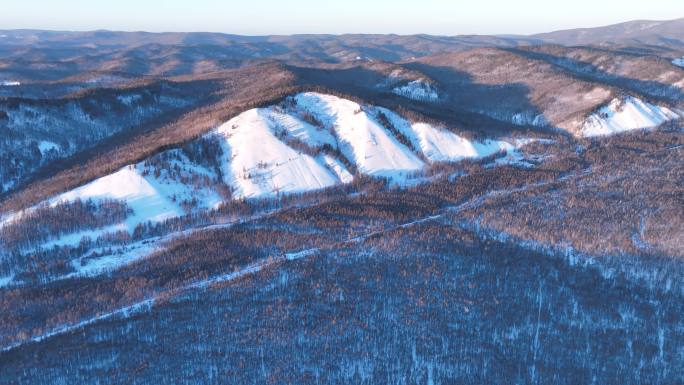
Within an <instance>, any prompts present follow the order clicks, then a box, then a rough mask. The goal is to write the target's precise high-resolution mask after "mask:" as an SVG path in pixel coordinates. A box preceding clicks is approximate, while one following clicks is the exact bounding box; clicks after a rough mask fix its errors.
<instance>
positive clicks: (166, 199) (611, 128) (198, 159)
mask: <svg viewBox="0 0 684 385" xmlns="http://www.w3.org/2000/svg"><path fill="white" fill-rule="evenodd" d="M678 117H679V115H678V114H677V113H675V112H674V111H672V110H670V109H669V108H666V107H661V106H656V105H653V104H650V103H646V102H644V101H641V100H639V99H637V98H635V97H627V98H625V99H615V100H613V101H612V102H611V103H610V104H609V105H607V106H605V107H603V108H602V109H600V110H599V111H598V112H596V113H593V114H591V115H590V116H589V117H588V118H587V119H586V121H585V123H584V125H583V127H582V130H581V134H582V135H584V136H597V135H607V134H613V133H617V132H622V131H626V130H632V129H639V128H649V127H654V126H657V125H660V124H662V123H664V122H667V121H669V120H672V119H677V118H678ZM528 142H529V141H526V140H525V139H524V138H518V139H511V140H508V141H502V140H495V139H484V140H481V141H473V140H469V139H467V138H465V137H462V136H460V135H458V134H456V133H454V132H453V131H450V130H448V129H446V128H443V127H437V126H434V125H431V124H428V123H425V122H411V121H409V120H407V119H405V118H404V117H402V116H400V115H399V114H397V113H395V112H393V111H391V110H389V109H386V108H383V107H376V106H371V105H364V104H359V103H357V102H354V101H351V100H347V99H343V98H340V97H337V96H332V95H326V94H320V93H313V92H309V93H301V94H297V95H294V96H292V97H289V98H287V99H286V100H285V101H283V102H282V103H280V104H278V105H274V106H270V107H266V108H256V109H252V110H249V111H245V112H243V113H241V114H240V115H238V116H236V117H234V118H233V119H231V120H229V121H228V122H226V123H224V124H222V125H221V126H219V127H218V128H216V129H214V130H213V131H210V132H209V133H207V134H205V135H204V136H202V137H201V138H199V139H197V140H195V141H192V142H190V143H186V144H184V145H182V146H180V147H179V148H175V149H171V150H167V151H164V152H162V153H159V154H157V155H154V156H152V157H150V158H148V159H146V160H144V161H142V162H140V163H137V164H133V165H129V166H126V167H124V168H122V169H120V170H118V171H117V172H115V173H113V174H110V175H106V176H104V177H101V178H99V179H97V180H94V181H92V182H90V183H88V184H86V185H84V186H81V187H78V188H76V189H74V190H71V191H68V192H65V193H63V194H60V195H58V196H55V197H52V198H51V199H49V200H48V201H46V202H43V203H42V204H40V205H38V206H36V207H45V206H46V205H47V206H56V205H58V204H60V203H65V202H66V203H70V202H76V201H89V200H90V201H94V202H96V203H97V202H104V201H107V200H115V201H120V202H123V203H125V205H126V207H128V208H129V209H130V213H129V214H128V215H127V216H126V218H125V220H124V221H123V222H121V223H115V224H107V225H106V226H104V227H101V228H100V229H99V230H96V231H93V230H84V231H81V232H77V233H74V234H71V235H69V236H62V237H60V239H59V241H57V243H54V242H52V243H51V244H73V243H78V241H80V239H81V238H82V237H83V236H89V237H91V238H93V239H94V238H97V237H98V236H100V235H102V234H105V233H111V232H117V231H126V232H128V233H132V232H133V231H134V230H135V228H136V227H137V226H138V225H140V224H143V223H147V222H152V223H154V222H161V221H165V220H168V219H170V218H176V217H180V216H183V215H185V214H188V213H193V212H200V211H206V210H209V209H213V208H217V207H219V206H220V205H221V203H223V202H228V201H230V200H232V199H263V198H273V197H277V196H279V195H282V194H293V193H302V192H307V191H314V190H319V189H324V188H328V187H331V186H335V185H340V184H345V183H350V182H351V181H352V180H353V178H354V175H358V174H360V175H368V176H374V177H383V178H387V179H388V180H389V181H390V182H391V183H393V184H395V185H404V184H413V183H418V182H420V180H421V179H420V177H419V176H417V175H420V173H419V172H420V171H421V170H422V169H424V168H425V167H427V166H428V165H430V164H431V163H434V162H453V161H458V160H461V159H465V158H479V157H486V156H489V155H492V154H495V153H497V152H507V153H508V156H507V157H505V158H503V159H501V160H500V161H498V162H497V163H496V164H501V163H505V162H508V161H510V162H515V161H516V160H519V158H520V157H519V156H518V154H517V151H516V149H517V148H518V147H520V146H523V145H525V144H526V143H528ZM46 151H49V149H46ZM33 209H35V208H29V209H26V210H24V211H23V212H20V213H15V214H13V215H11V216H10V217H8V218H5V219H4V221H3V222H2V223H0V226H3V225H6V224H8V223H10V222H12V221H13V220H14V219H17V218H21V217H22V215H23V214H24V213H26V212H30V211H31V210H33Z"/></svg>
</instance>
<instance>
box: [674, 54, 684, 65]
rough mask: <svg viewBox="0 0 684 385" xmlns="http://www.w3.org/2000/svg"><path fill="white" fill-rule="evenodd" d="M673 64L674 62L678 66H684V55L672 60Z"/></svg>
mask: <svg viewBox="0 0 684 385" xmlns="http://www.w3.org/2000/svg"><path fill="white" fill-rule="evenodd" d="M672 64H674V65H676V66H678V67H682V68H684V56H682V57H680V58H678V59H674V60H672Z"/></svg>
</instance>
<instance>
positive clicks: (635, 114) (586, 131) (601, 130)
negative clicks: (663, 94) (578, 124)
mask: <svg viewBox="0 0 684 385" xmlns="http://www.w3.org/2000/svg"><path fill="white" fill-rule="evenodd" d="M678 118H679V115H678V114H677V113H675V112H674V111H672V110H671V109H669V108H667V107H663V106H657V105H653V104H650V103H647V102H644V101H642V100H640V99H638V98H635V97H632V96H628V97H626V98H624V99H617V98H616V99H613V100H612V101H611V102H610V103H609V104H608V105H607V106H605V107H603V108H601V109H600V110H599V111H598V112H596V113H593V114H591V115H590V116H589V117H588V118H587V120H586V121H585V122H584V125H583V126H582V131H581V132H582V135H583V136H602V135H611V134H615V133H619V132H623V131H629V130H638V129H644V128H653V127H657V126H659V125H661V124H663V123H665V122H668V121H670V120H674V119H678Z"/></svg>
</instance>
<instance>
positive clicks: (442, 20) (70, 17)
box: [0, 0, 684, 35]
mask: <svg viewBox="0 0 684 385" xmlns="http://www.w3.org/2000/svg"><path fill="white" fill-rule="evenodd" d="M679 17H684V1H683V0H649V1H634V0H617V1H616V0H563V1H552V0H508V1H505V0H497V1H492V0H468V1H459V0H336V1H326V0H317V1H316V0H241V1H235V0H223V1H221V0H2V1H1V4H0V29H19V28H31V29H51V30H75V31H83V30H95V29H109V30H120V31H150V32H163V31H184V32H197V31H205V32H224V33H234V34H242V35H269V34H295V33H333V34H340V33H397V34H414V33H427V34H436V35H460V34H532V33H538V32H549V31H554V30H559V29H567V28H578V27H593V26H600V25H607V24H613V23H619V22H623V21H628V20H635V19H649V20H667V19H674V18H679Z"/></svg>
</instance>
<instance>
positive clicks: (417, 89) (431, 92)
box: [392, 79, 439, 102]
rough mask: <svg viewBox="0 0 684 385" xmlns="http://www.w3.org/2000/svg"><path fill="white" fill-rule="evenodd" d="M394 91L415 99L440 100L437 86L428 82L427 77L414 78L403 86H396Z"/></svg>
mask: <svg viewBox="0 0 684 385" xmlns="http://www.w3.org/2000/svg"><path fill="white" fill-rule="evenodd" d="M392 92H393V93H395V94H397V95H399V96H403V97H405V98H409V99H413V100H419V101H427V102H435V101H437V100H439V93H438V92H437V90H436V89H435V87H434V86H432V84H430V83H428V82H426V81H425V79H418V80H414V81H411V82H409V83H408V84H405V85H403V86H399V87H395V88H394V89H393V90H392Z"/></svg>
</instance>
